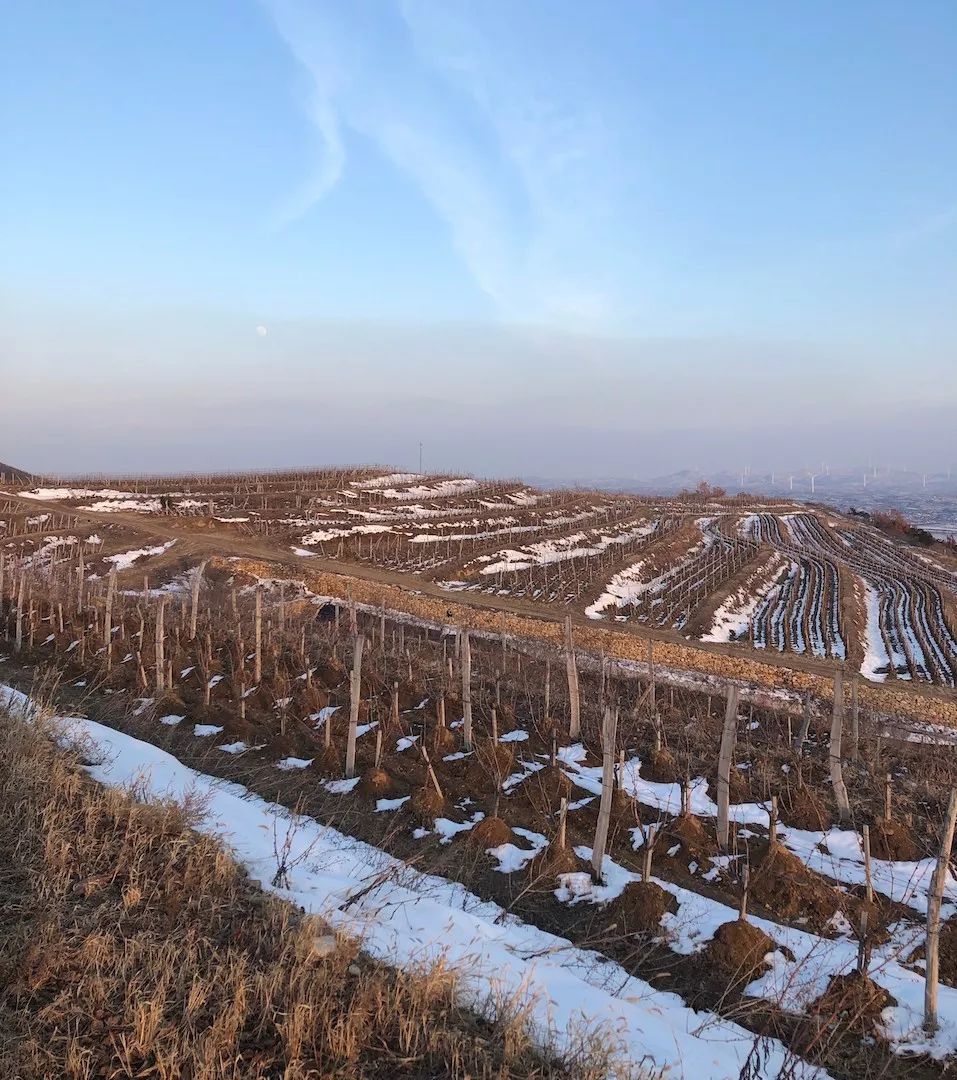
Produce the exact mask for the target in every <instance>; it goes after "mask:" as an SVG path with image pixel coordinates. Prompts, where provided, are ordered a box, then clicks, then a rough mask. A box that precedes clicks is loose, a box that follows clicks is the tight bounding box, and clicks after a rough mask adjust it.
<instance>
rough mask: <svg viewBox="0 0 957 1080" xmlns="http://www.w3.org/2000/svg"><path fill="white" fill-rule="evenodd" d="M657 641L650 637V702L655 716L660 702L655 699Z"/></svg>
mask: <svg viewBox="0 0 957 1080" xmlns="http://www.w3.org/2000/svg"><path fill="white" fill-rule="evenodd" d="M655 696H656V694H655V643H654V642H653V641H652V640H651V638H648V704H649V708H650V709H651V715H652V716H654V715H655V713H656V712H657V709H658V702H657V701H656V700H655ZM710 700H711V699H710V698H709V699H708V701H709V703H710Z"/></svg>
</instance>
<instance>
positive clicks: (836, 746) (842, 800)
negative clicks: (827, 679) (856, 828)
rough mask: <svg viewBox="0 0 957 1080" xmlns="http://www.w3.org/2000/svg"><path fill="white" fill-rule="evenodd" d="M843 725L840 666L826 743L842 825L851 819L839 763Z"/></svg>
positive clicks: (842, 687) (841, 672) (842, 674)
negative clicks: (829, 734)
mask: <svg viewBox="0 0 957 1080" xmlns="http://www.w3.org/2000/svg"><path fill="white" fill-rule="evenodd" d="M843 726H844V672H843V671H841V669H840V668H838V670H837V674H836V675H835V676H834V708H833V710H832V712H831V739H830V743H829V745H828V761H829V762H830V766H831V787H833V789H834V798H835V800H836V802H837V814H838V819H839V820H840V823H841V824H842V825H847V824H848V822H849V821H850V820H851V803H850V800H849V799H848V797H847V788H846V787H845V785H844V769H843V767H842V765H841V731H842V728H843Z"/></svg>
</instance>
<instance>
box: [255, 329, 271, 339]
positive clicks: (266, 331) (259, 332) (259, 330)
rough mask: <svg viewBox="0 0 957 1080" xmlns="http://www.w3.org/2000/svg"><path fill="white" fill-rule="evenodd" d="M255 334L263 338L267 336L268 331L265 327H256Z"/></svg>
mask: <svg viewBox="0 0 957 1080" xmlns="http://www.w3.org/2000/svg"><path fill="white" fill-rule="evenodd" d="M256 333H257V334H258V335H259V336H260V337H265V336H266V335H267V334H268V333H269V331H268V330H267V329H266V327H265V326H257V327H256Z"/></svg>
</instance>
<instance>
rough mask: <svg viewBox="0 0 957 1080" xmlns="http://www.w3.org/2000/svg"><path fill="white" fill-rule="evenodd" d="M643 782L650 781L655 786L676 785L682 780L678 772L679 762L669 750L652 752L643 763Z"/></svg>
mask: <svg viewBox="0 0 957 1080" xmlns="http://www.w3.org/2000/svg"><path fill="white" fill-rule="evenodd" d="M640 771H641V778H642V780H650V781H651V782H652V783H654V784H676V783H678V781H679V780H681V776H680V775H679V772H678V762H677V761H675V759H674V755H673V754H672V753H671V752H670V751H668V750H659V751H658V753H657V754H656V753H654V751H652V752H651V753H650V754H649V755H648V757H647V758H643V759H642V762H641V770H640Z"/></svg>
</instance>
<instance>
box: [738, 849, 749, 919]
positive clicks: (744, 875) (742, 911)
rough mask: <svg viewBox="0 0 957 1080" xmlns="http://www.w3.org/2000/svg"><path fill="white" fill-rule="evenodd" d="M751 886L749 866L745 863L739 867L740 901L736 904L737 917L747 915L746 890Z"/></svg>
mask: <svg viewBox="0 0 957 1080" xmlns="http://www.w3.org/2000/svg"><path fill="white" fill-rule="evenodd" d="M750 887H751V868H750V867H749V866H748V864H747V863H745V864H744V866H743V867H742V868H741V902H740V904H739V906H738V918H739V919H741V920H744V919H747V917H748V890H749V889H750Z"/></svg>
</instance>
